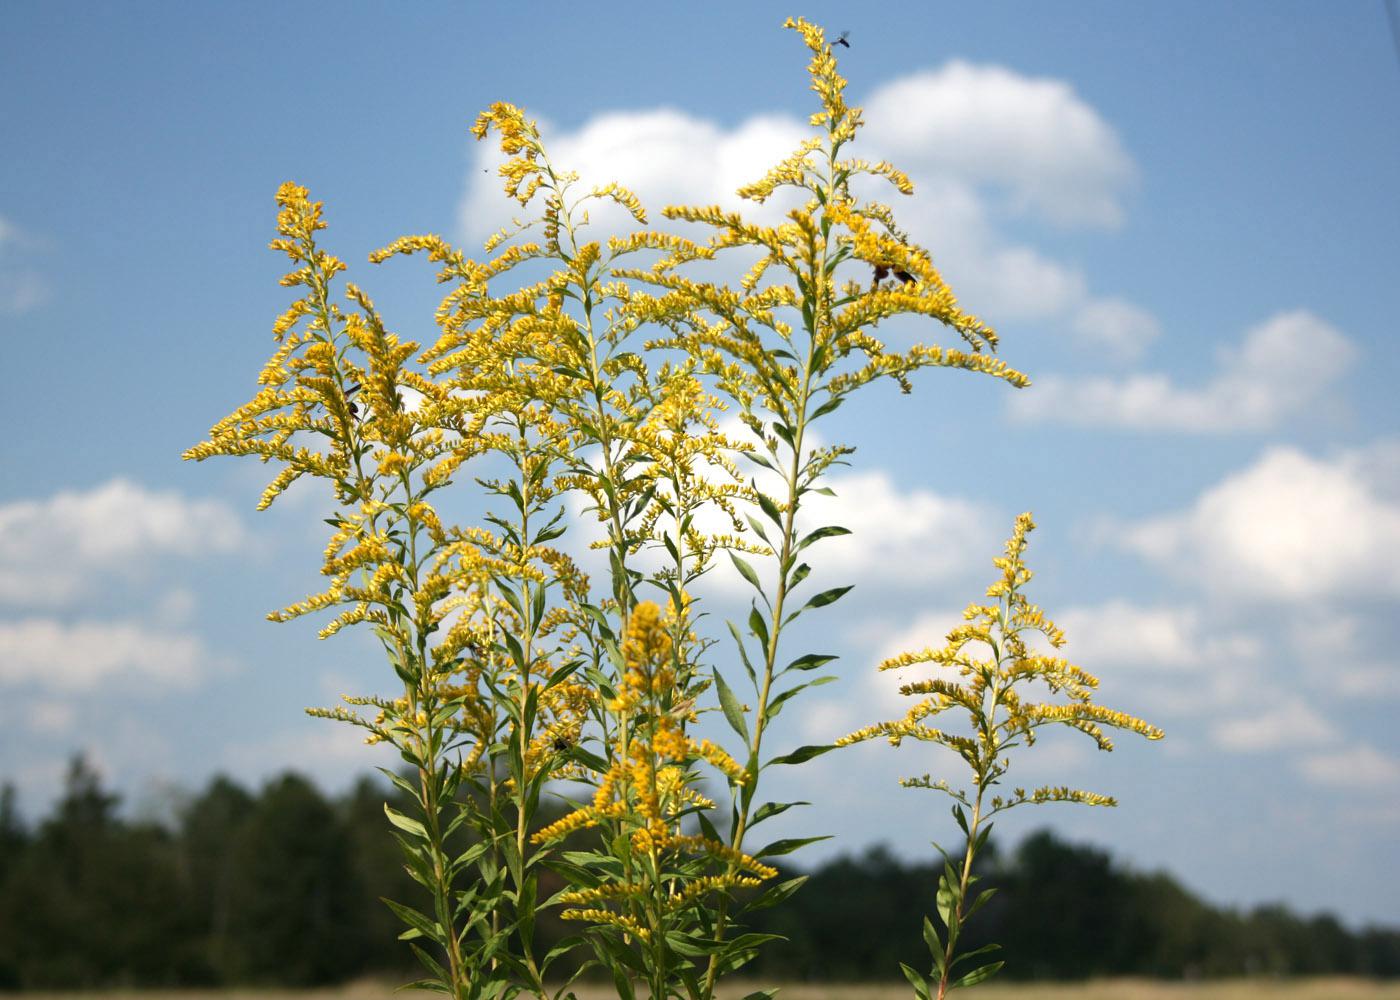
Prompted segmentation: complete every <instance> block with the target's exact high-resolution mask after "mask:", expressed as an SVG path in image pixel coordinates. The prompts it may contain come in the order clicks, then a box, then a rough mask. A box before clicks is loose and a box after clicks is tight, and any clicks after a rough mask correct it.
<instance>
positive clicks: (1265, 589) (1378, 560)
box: [1115, 446, 1400, 601]
mask: <svg viewBox="0 0 1400 1000" xmlns="http://www.w3.org/2000/svg"><path fill="white" fill-rule="evenodd" d="M1115 537H1116V539H1117V543H1118V544H1119V545H1121V546H1123V547H1124V548H1127V549H1129V550H1131V551H1134V552H1137V553H1138V554H1140V555H1141V556H1143V557H1145V558H1146V559H1148V560H1150V561H1152V562H1154V563H1157V564H1158V565H1160V566H1162V567H1164V568H1165V569H1167V570H1168V571H1170V572H1172V573H1174V574H1176V575H1178V576H1181V577H1183V578H1186V579H1190V580H1193V581H1196V582H1198V583H1199V584H1201V585H1202V586H1204V587H1205V588H1206V589H1208V590H1211V591H1215V592H1217V593H1223V594H1227V595H1232V596H1239V597H1247V598H1264V599H1276V600H1284V601H1312V600H1315V599H1318V598H1323V597H1348V596H1355V595H1366V596H1369V597H1377V596H1396V595H1400V504H1397V503H1395V502H1393V501H1388V500H1386V499H1383V498H1382V497H1380V496H1378V495H1377V494H1376V492H1375V491H1374V490H1373V489H1372V487H1371V486H1370V484H1369V483H1368V482H1367V480H1366V479H1365V478H1364V477H1363V476H1362V475H1361V474H1359V473H1358V472H1357V470H1356V469H1355V466H1354V464H1353V462H1352V458H1351V456H1350V455H1346V454H1343V455H1341V456H1339V457H1337V458H1334V459H1330V460H1329V459H1320V458H1313V457H1311V456H1309V455H1306V454H1304V453H1303V452H1301V451H1299V450H1297V449H1296V448H1291V447H1282V446H1281V447H1275V448H1271V449H1269V450H1268V451H1267V452H1265V453H1264V455H1263V456H1261V457H1260V458H1259V459H1258V461H1256V462H1255V463H1254V464H1253V465H1251V466H1249V467H1248V468H1246V469H1243V470H1241V471H1240V472H1238V473H1235V474H1234V475H1232V476H1229V477H1227V478H1226V479H1224V480H1223V481H1221V482H1220V483H1217V484H1216V485H1214V486H1212V487H1210V488H1209V489H1207V490H1206V491H1205V492H1204V493H1202V494H1201V495H1200V497H1199V498H1198V499H1197V500H1196V502H1195V503H1194V504H1193V505H1192V506H1191V507H1190V508H1188V509H1186V510H1183V511H1179V512H1177V513H1173V514H1168V515H1165V516H1162V517H1155V518H1149V519H1146V520H1143V521H1141V522H1138V523H1136V524H1129V525H1126V526H1124V527H1123V528H1122V529H1121V530H1120V531H1118V532H1117V533H1116V536H1115Z"/></svg>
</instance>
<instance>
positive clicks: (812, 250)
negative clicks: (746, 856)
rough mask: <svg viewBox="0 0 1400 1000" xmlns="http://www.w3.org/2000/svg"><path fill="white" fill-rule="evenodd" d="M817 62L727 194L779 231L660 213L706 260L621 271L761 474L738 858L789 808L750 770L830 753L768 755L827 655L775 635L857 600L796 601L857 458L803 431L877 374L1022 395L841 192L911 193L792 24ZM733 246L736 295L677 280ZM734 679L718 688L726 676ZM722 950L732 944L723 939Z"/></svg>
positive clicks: (736, 713) (776, 846) (730, 955)
mask: <svg viewBox="0 0 1400 1000" xmlns="http://www.w3.org/2000/svg"><path fill="white" fill-rule="evenodd" d="M786 26H787V27H789V28H792V29H794V30H795V31H797V32H798V33H799V34H800V36H801V37H802V39H803V41H804V43H805V44H806V46H807V48H808V49H809V50H810V52H811V60H810V62H809V64H808V72H809V75H810V77H811V81H812V90H813V91H815V92H816V94H817V95H818V97H819V99H820V105H821V106H820V110H818V111H817V112H816V113H814V114H813V115H812V116H811V119H810V124H811V125H812V127H813V129H814V130H815V132H816V134H815V135H814V136H813V137H812V138H810V139H808V140H806V141H805V142H803V143H802V144H801V145H800V146H799V147H798V148H797V149H796V150H794V151H793V153H792V154H791V155H790V156H788V157H787V158H786V159H784V160H783V161H782V162H781V163H779V164H778V165H777V166H775V167H774V168H773V169H772V170H771V171H769V173H768V174H767V175H766V176H765V177H763V178H761V179H760V180H758V181H756V182H755V183H753V184H749V185H747V186H745V187H743V188H741V189H740V190H739V194H740V195H741V196H742V197H744V198H746V199H748V200H750V201H753V202H755V203H760V204H761V203H764V202H766V201H767V200H768V199H769V198H770V197H773V196H774V195H776V194H780V193H782V194H788V195H790V194H793V193H795V194H796V195H797V197H798V198H800V199H802V203H801V204H800V206H799V207H796V208H794V209H792V210H791V211H789V212H788V213H787V221H786V222H785V223H783V224H781V225H777V226H767V225H761V224H758V223H755V222H752V221H749V220H748V219H746V218H745V217H744V216H743V215H741V214H739V213H735V212H727V211H724V210H723V209H721V208H719V207H717V206H701V207H686V206H677V207H670V208H667V209H666V210H665V215H666V216H667V217H668V218H671V219H673V220H678V221H681V222H685V223H690V224H693V225H698V226H703V227H708V228H711V229H713V230H715V235H714V236H713V237H712V238H711V239H710V240H709V241H708V242H707V243H706V244H704V247H703V249H704V251H705V253H704V254H703V255H702V254H700V253H697V252H695V251H694V250H693V249H691V247H692V245H691V244H689V243H686V244H681V245H680V247H678V252H677V254H676V255H673V258H672V259H663V260H662V261H661V262H660V263H659V264H658V265H657V266H655V267H653V268H652V269H651V270H650V271H631V272H625V276H626V277H629V278H632V279H633V280H635V281H637V282H638V283H645V284H650V285H652V286H656V287H658V288H659V289H660V292H659V293H657V294H653V295H644V294H643V293H641V292H636V293H634V294H633V296H632V299H631V303H630V306H631V311H632V314H633V315H635V316H637V317H639V318H641V319H645V320H649V321H652V322H657V323H661V324H664V325H666V326H669V327H671V328H672V329H673V330H675V331H676V335H675V336H674V337H672V338H666V339H659V340H657V341H655V342H653V345H652V346H654V347H658V348H667V349H675V350H680V351H685V352H686V353H688V354H689V355H690V356H691V357H692V358H694V359H695V362H696V364H697V366H698V368H699V370H701V371H703V372H704V373H705V374H707V375H708V376H710V377H711V378H712V379H713V382H714V384H715V386H716V388H717V391H718V394H719V396H720V397H721V398H723V399H724V400H726V402H727V403H729V404H730V405H731V406H732V407H733V408H734V409H735V410H736V411H737V415H738V417H739V419H740V420H741V421H742V422H743V424H744V425H745V427H746V428H747V430H748V432H750V433H751V435H752V437H753V442H752V444H750V445H749V446H748V447H746V448H745V450H744V452H743V454H744V456H745V457H746V458H747V459H748V461H749V462H750V463H751V466H752V467H753V468H754V469H755V476H754V479H753V480H752V481H751V483H750V487H751V491H752V492H751V497H752V500H751V503H750V504H749V510H748V511H747V512H746V521H747V523H748V525H749V527H750V528H751V530H752V532H753V534H754V536H755V537H756V538H757V539H758V541H759V544H757V545H756V547H755V549H756V552H757V554H758V555H759V556H761V557H763V562H762V563H761V564H760V566H755V565H754V564H753V563H752V562H751V561H749V560H747V559H745V558H743V557H742V556H741V555H740V554H739V552H738V551H731V552H730V557H731V559H732V560H733V562H734V565H735V567H736V568H737V570H738V571H739V573H740V574H741V575H742V576H743V578H744V579H745V580H746V581H747V582H748V583H749V585H750V586H752V588H753V589H754V591H755V593H756V597H755V600H754V602H753V604H752V606H751V608H750V613H749V615H748V618H747V620H746V621H745V622H744V624H743V625H742V626H740V625H738V624H734V623H731V625H730V631H731V633H732V634H733V637H734V640H735V642H736V644H737V653H738V658H739V661H740V664H742V668H743V670H744V673H745V674H747V676H748V680H749V686H750V689H751V690H752V692H753V700H752V701H751V702H750V703H749V704H747V705H746V704H745V700H743V699H741V698H740V697H739V696H738V694H736V692H735V687H734V686H733V684H732V683H731V681H730V680H728V679H726V677H725V676H724V675H723V673H722V672H721V671H719V670H718V669H715V671H714V684H715V689H716V692H717V695H718V699H719V702H720V707H721V709H722V711H723V714H724V716H725V718H726V720H727V721H728V722H729V724H730V726H731V727H732V728H733V730H734V732H735V734H736V735H737V736H738V737H739V739H740V740H742V742H743V747H744V752H743V759H744V760H745V769H744V773H745V776H746V778H745V780H744V781H742V782H738V781H735V782H731V785H730V791H731V808H730V817H729V829H728V841H729V843H730V845H731V846H732V848H733V849H734V850H736V851H739V852H743V851H745V850H747V848H745V846H744V843H745V839H746V837H747V836H748V834H749V833H750V832H751V830H752V829H753V828H754V827H755V826H757V825H758V824H759V823H761V822H763V821H764V820H766V819H768V818H770V817H772V816H776V815H778V814H779V813H781V812H783V811H785V810H786V809H788V808H790V806H791V805H792V803H777V802H769V803H762V804H760V801H759V800H758V799H757V790H758V786H759V783H760V777H761V774H762V772H763V771H764V770H765V769H767V768H768V767H771V766H774V765H794V764H800V763H803V762H805V761H807V760H810V759H812V758H813V757H815V756H817V755H818V754H820V753H823V752H825V751H826V750H829V749H830V747H824V746H806V747H800V748H798V749H796V750H794V751H792V752H789V753H785V754H780V755H777V756H773V757H771V758H770V759H768V760H764V759H763V752H764V742H765V739H764V738H765V735H766V733H767V730H768V728H769V726H770V725H771V723H772V722H773V720H774V719H775V718H776V717H777V716H778V714H779V712H780V711H781V710H782V708H783V707H784V705H785V704H786V703H787V702H788V701H789V700H790V699H791V698H792V697H794V696H795V695H797V694H798V693H800V692H801V691H802V690H803V689H805V688H807V687H810V686H812V685H813V684H818V683H823V682H824V681H826V680H829V679H831V678H829V677H822V676H816V677H814V676H813V675H812V674H811V673H809V672H810V671H814V670H819V669H820V668H821V667H823V666H825V665H826V664H828V663H830V662H831V661H833V660H834V659H835V657H833V656H830V655H826V654H821V653H807V654H804V655H801V656H797V657H795V658H793V659H791V660H790V661H789V662H787V663H784V662H783V659H782V656H781V654H780V648H781V645H782V640H783V637H784V635H785V634H786V632H787V631H789V630H790V628H791V626H792V624H793V623H794V622H795V621H796V620H797V619H798V618H799V617H800V616H802V615H803V614H804V613H806V612H808V611H814V610H816V609H819V608H822V607H826V606H828V605H831V604H833V603H835V602H836V601H837V600H839V599H840V598H841V597H842V596H843V595H844V594H845V593H847V592H848V591H849V590H850V589H851V588H850V587H849V586H837V587H831V588H829V589H826V590H823V591H820V592H818V593H815V594H812V595H810V596H808V597H807V598H806V599H805V601H803V602H802V603H801V604H797V603H796V601H797V600H800V598H798V597H797V591H798V590H799V588H800V587H801V585H802V584H803V582H804V580H806V578H807V576H808V575H809V573H810V572H811V566H810V565H809V564H808V563H807V562H806V561H804V560H805V558H807V557H808V555H809V551H808V550H809V549H810V547H811V546H813V545H815V544H816V543H817V542H820V541H822V540H823V539H826V538H831V537H835V536H838V535H844V534H848V533H849V532H848V530H847V529H846V528H844V527H841V526H839V525H823V526H817V527H810V526H806V525H804V524H803V523H802V518H801V516H800V515H801V511H802V508H803V504H804V501H805V500H806V499H807V498H808V497H809V496H810V495H811V494H813V493H830V489H829V488H828V487H826V486H824V485H823V479H824V477H825V476H826V474H827V473H828V471H829V470H830V469H831V468H832V467H833V466H836V465H840V464H845V460H846V458H847V456H849V455H850V454H851V452H852V449H850V448H847V447H844V446H841V445H830V446H814V444H813V443H812V440H813V435H812V430H813V427H814V425H815V424H816V423H817V422H818V421H819V420H821V419H822V418H824V417H827V416H828V415H830V414H831V413H833V412H834V411H835V410H837V409H838V408H839V407H840V406H841V405H842V404H843V403H844V402H845V400H846V399H847V398H848V397H849V396H850V395H851V394H852V393H853V392H855V391H856V390H857V389H860V388H861V387H863V386H865V385H867V384H869V383H871V382H874V381H876V380H878V379H881V378H890V379H893V380H895V381H896V382H897V383H898V384H899V386H900V387H901V389H903V390H904V391H905V392H908V391H910V389H911V385H910V381H909V376H910V375H911V374H912V373H913V372H914V371H916V370H918V369H921V368H931V367H944V368H960V369H964V370H967V371H971V372H977V373H981V374H987V375H991V376H993V377H995V378H999V379H1002V380H1004V381H1006V382H1009V383H1010V384H1012V385H1014V386H1017V387H1020V386H1024V385H1026V384H1028V380H1027V379H1026V377H1025V376H1024V375H1022V374H1021V373H1020V372H1017V371H1016V370H1014V369H1012V368H1010V367H1008V366H1007V365H1006V364H1005V363H1004V362H1002V361H1000V360H998V359H996V358H995V357H993V356H992V352H993V351H994V350H995V347H996V343H997V339H996V334H995V333H994V332H993V331H992V330H991V329H990V328H989V327H987V326H986V325H985V324H983V323H982V322H981V321H979V320H978V319H976V318H975V317H973V316H971V315H969V314H967V313H965V312H963V311H962V310H961V309H959V308H958V305H957V301H956V299H955V298H954V296H953V294H952V292H951V291H950V290H949V288H948V286H947V285H946V283H945V282H944V281H943V279H942V277H941V276H940V275H939V273H938V271H937V270H936V269H935V268H934V267H933V264H932V262H931V258H930V255H929V253H928V251H926V250H924V249H923V248H921V247H919V246H917V245H916V244H914V243H913V242H911V241H910V240H909V238H908V237H907V236H906V235H905V234H904V233H903V232H902V231H901V230H900V229H899V228H898V226H897V225H896V223H895V221H894V213H893V211H892V210H891V209H890V208H889V206H887V205H884V204H881V203H878V202H861V201H859V200H857V198H856V197H855V196H854V195H853V193H852V191H851V181H852V179H853V178H857V177H860V176H862V175H868V176H871V177H876V178H881V179H883V180H884V181H886V182H888V183H889V184H891V185H892V186H893V187H894V188H895V189H896V190H897V191H898V192H900V193H901V194H905V195H908V194H911V193H912V191H913V186H912V184H911V183H910V181H909V179H908V177H906V176H905V175H904V174H903V173H902V172H901V171H899V170H898V169H897V168H895V167H893V166H891V165H890V164H888V163H884V162H879V163H871V162H868V161H865V160H861V159H856V158H849V157H846V156H845V155H844V152H843V151H844V149H845V147H846V146H847V145H848V144H849V143H850V142H851V141H852V140H853V139H854V138H855V137H856V133H857V131H858V130H859V128H860V125H861V112H860V109H859V108H856V107H852V106H850V105H848V104H846V102H845V98H844V90H845V86H846V81H845V80H844V79H843V78H842V77H841V76H840V74H839V73H838V72H837V69H836V60H835V57H834V56H833V54H832V48H831V46H830V45H829V44H828V43H827V42H826V39H825V35H824V33H823V32H822V29H821V28H819V27H817V26H816V25H813V24H810V23H808V22H806V21H804V20H801V19H797V20H789V21H788V22H787V25H786ZM735 250H741V251H742V252H744V253H746V254H748V255H750V256H751V255H752V254H754V253H755V252H757V254H758V260H757V262H756V263H754V264H753V266H752V267H751V268H750V269H749V271H748V273H747V274H746V275H745V276H744V277H743V279H742V280H741V282H740V283H739V287H738V288H737V289H736V288H731V287H728V286H723V285H717V284H714V283H708V282H701V281H693V280H690V279H689V278H687V277H686V276H685V274H684V271H685V268H684V266H683V265H684V264H685V263H686V261H685V260H681V259H679V254H680V253H684V254H686V255H687V256H688V257H690V258H694V257H699V256H706V257H711V256H719V255H721V254H724V253H727V252H731V251H735ZM900 315H915V316H921V317H924V318H926V319H932V320H935V321H937V322H939V323H940V324H942V325H943V326H945V327H947V328H949V329H951V330H953V331H954V332H956V334H957V335H958V336H959V337H960V338H961V340H962V341H963V342H964V345H965V347H966V349H965V350H962V349H951V348H943V347H940V346H926V345H916V346H914V347H912V348H910V349H909V350H907V351H903V352H895V351H890V350H888V349H887V348H886V347H885V345H884V344H882V343H881V342H880V341H879V340H877V339H875V337H874V336H873V335H872V331H873V330H874V329H875V328H876V327H877V326H879V324H881V323H882V322H886V321H888V320H890V319H892V318H893V317H896V316H900ZM734 676H735V674H734V672H731V674H730V677H734ZM819 839H822V838H819V837H810V838H796V839H784V840H780V841H777V842H775V843H773V844H770V845H768V846H766V847H764V848H762V849H760V850H757V851H755V852H753V853H754V856H755V857H758V858H770V857H774V856H778V855H781V854H785V853H788V852H790V851H793V850H796V849H797V848H799V847H801V846H803V845H804V844H807V843H811V842H812V841H813V840H819ZM799 884H800V880H794V881H792V882H789V883H786V884H784V885H782V886H777V887H775V888H774V889H773V890H770V892H769V893H768V894H765V895H764V896H761V897H759V899H758V900H757V902H756V904H755V905H769V904H771V903H773V902H775V901H777V900H778V899H781V898H782V897H783V896H785V895H787V894H790V893H791V892H792V891H794V890H795V889H796V888H797V886H798V885H799ZM730 910H731V904H730V900H729V899H728V897H725V898H722V899H721V900H720V901H719V905H718V908H717V911H716V916H715V920H714V922H713V924H712V925H711V926H710V927H709V928H708V929H707V931H708V933H710V934H711V935H712V936H713V939H714V940H715V941H716V942H717V943H718V946H717V949H716V950H715V952H714V954H713V955H712V956H711V958H710V961H709V963H708V967H707V970H706V974H705V978H704V981H703V983H702V985H701V990H700V993H699V996H701V997H704V998H706V1000H709V998H710V997H712V996H713V994H714V988H715V983H716V981H717V979H718V977H719V976H720V975H721V974H723V973H725V972H728V971H732V970H733V969H735V968H738V967H740V966H741V965H743V964H744V962H746V961H748V959H749V958H750V957H752V955H753V954H754V952H755V950H756V947H757V945H758V944H760V943H761V942H759V941H756V940H755V939H753V937H752V936H741V937H739V938H727V935H728V931H729V924H730V923H731V919H730V917H731V914H730ZM726 941H728V943H725V942H726Z"/></svg>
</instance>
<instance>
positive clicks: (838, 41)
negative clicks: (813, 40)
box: [836, 31, 851, 49]
mask: <svg viewBox="0 0 1400 1000" xmlns="http://www.w3.org/2000/svg"><path fill="white" fill-rule="evenodd" d="M849 35H850V32H849V31H843V32H841V35H840V37H838V38H837V39H836V44H837V45H844V46H846V48H848V49H849V48H850V47H851V43H850V42H848V41H846V38H847V37H848V36H849Z"/></svg>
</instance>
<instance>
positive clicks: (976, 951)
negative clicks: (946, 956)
mask: <svg viewBox="0 0 1400 1000" xmlns="http://www.w3.org/2000/svg"><path fill="white" fill-rule="evenodd" d="M1000 950H1001V945H999V944H995V943H993V944H984V945H983V946H982V947H980V948H973V949H972V950H971V951H965V952H963V953H962V954H961V955H959V956H958V957H957V958H955V959H953V965H952V967H953V968H956V967H957V966H958V965H959V964H961V963H963V962H966V961H967V960H968V959H969V958H976V957H977V956H978V955H985V954H987V953H988V952H989V951H1000Z"/></svg>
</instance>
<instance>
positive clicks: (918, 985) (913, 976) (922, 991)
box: [899, 962, 929, 1000]
mask: <svg viewBox="0 0 1400 1000" xmlns="http://www.w3.org/2000/svg"><path fill="white" fill-rule="evenodd" d="M899 968H900V971H902V972H903V973H904V978H905V979H907V980H909V985H910V986H912V987H914V993H915V994H917V996H918V998H919V1000H929V996H928V983H927V982H925V981H924V977H923V976H921V975H919V973H917V972H915V971H914V970H913V969H911V968H909V966H907V965H905V964H904V963H903V962H900V963H899Z"/></svg>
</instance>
